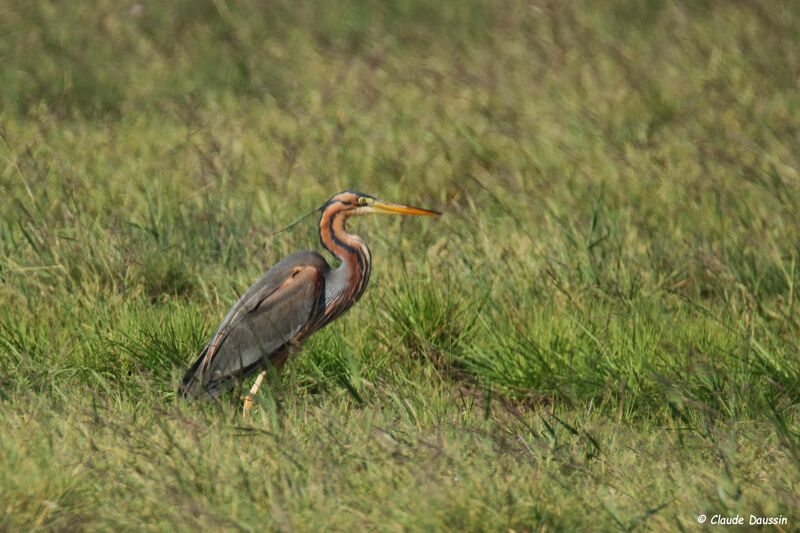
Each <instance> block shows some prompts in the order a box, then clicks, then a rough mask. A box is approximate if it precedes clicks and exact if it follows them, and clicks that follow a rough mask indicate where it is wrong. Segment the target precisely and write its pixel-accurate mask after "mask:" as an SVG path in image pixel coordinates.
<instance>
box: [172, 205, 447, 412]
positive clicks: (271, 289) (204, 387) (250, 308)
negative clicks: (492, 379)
mask: <svg viewBox="0 0 800 533" xmlns="http://www.w3.org/2000/svg"><path fill="white" fill-rule="evenodd" d="M314 212H320V213H321V215H320V219H319V240H320V244H322V247H323V248H325V249H326V250H327V251H328V252H330V253H331V254H332V255H333V256H334V257H335V258H336V259H338V260H339V265H338V266H337V267H336V268H332V267H331V266H330V265H329V264H328V262H327V261H326V260H325V258H324V257H323V256H322V255H321V254H319V253H317V252H313V251H304V252H297V253H294V254H292V255H289V256H288V257H285V258H284V259H282V260H281V261H279V262H278V263H276V264H275V265H274V266H273V267H272V268H270V269H269V270H267V271H266V272H265V273H264V274H263V275H262V276H261V277H260V278H259V279H258V280H257V281H256V282H255V283H253V285H251V286H250V288H249V289H247V291H246V292H245V293H244V294H243V295H242V296H241V298H239V300H238V301H237V302H236V303H235V304H234V305H233V307H232V308H231V309H230V311H229V312H228V314H227V315H226V316H225V318H224V319H223V320H222V323H221V324H220V325H219V327H218V328H217V329H216V331H215V332H214V334H213V335H212V336H211V339H210V340H209V341H208V343H207V344H206V346H205V348H204V349H203V350H202V351H201V352H200V354H199V356H198V357H197V359H196V360H195V361H194V363H193V364H192V365H191V366H190V367H189V369H188V370H187V371H186V374H185V376H184V378H183V381H182V383H181V385H180V393H181V395H182V396H183V397H185V398H187V399H190V400H191V399H198V398H216V397H218V396H219V395H220V394H221V393H223V392H225V391H226V390H229V389H230V388H231V387H233V385H235V384H236V383H241V382H242V381H243V380H245V379H247V378H248V377H250V376H252V375H253V374H256V373H258V375H257V377H256V379H255V382H254V383H253V386H252V388H251V389H250V392H249V393H248V394H247V395H246V396H245V397H244V404H243V407H242V410H243V415H244V416H247V413H248V411H249V410H250V409H251V407H252V406H253V403H254V397H255V395H256V393H257V392H258V389H259V388H260V386H261V383H262V382H263V380H264V377H265V376H266V374H267V371H268V370H269V368H270V366H272V367H274V368H275V369H276V370H280V369H281V368H282V366H283V364H284V363H285V362H286V359H287V358H288V356H289V354H290V352H291V351H292V350H293V349H294V348H298V347H300V346H301V345H302V343H303V341H305V340H306V339H307V338H308V337H309V336H310V335H312V334H313V333H315V332H316V331H319V330H320V329H322V328H323V327H325V326H326V325H328V324H330V323H331V322H332V321H334V320H335V319H336V318H338V317H340V316H341V315H342V314H343V313H345V312H346V311H347V310H348V309H350V308H351V307H352V306H353V304H355V303H356V302H357V301H358V300H359V299H360V298H361V295H362V294H363V293H364V290H365V289H366V288H367V284H368V282H369V278H370V273H371V271H372V255H371V254H370V251H369V248H368V247H367V244H366V243H365V242H364V241H363V240H362V239H361V238H360V237H358V236H357V235H354V234H352V233H348V231H347V229H346V225H345V224H346V222H347V220H348V219H349V218H350V217H353V216H359V215H367V214H372V213H386V214H398V215H415V216H428V217H439V216H441V214H442V213H440V212H439V211H433V210H431V209H423V208H421V207H412V206H408V205H403V204H395V203H391V202H384V201H381V200H379V199H378V198H376V197H374V196H370V195H368V194H364V193H361V192H357V191H351V190H346V191H343V192H340V193H338V194H336V195H334V196H332V197H331V198H330V199H329V200H328V201H327V202H325V203H324V204H323V205H322V206H321V207H319V208H318V209H316V210H315V211H312V213H310V214H313V213H314ZM301 220H302V219H301Z"/></svg>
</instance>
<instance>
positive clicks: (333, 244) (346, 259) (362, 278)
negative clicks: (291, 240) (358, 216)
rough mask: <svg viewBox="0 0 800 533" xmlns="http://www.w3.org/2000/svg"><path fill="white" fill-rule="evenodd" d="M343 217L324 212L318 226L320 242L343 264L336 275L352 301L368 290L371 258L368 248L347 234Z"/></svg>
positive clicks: (344, 217) (338, 214) (334, 213)
mask: <svg viewBox="0 0 800 533" xmlns="http://www.w3.org/2000/svg"><path fill="white" fill-rule="evenodd" d="M345 219H346V215H344V214H342V213H340V212H336V211H334V212H324V213H323V214H322V218H321V219H320V223H319V240H320V242H321V243H322V246H324V247H325V249H326V250H328V251H329V252H330V253H332V254H333V255H334V256H335V257H336V258H337V259H339V260H340V261H341V262H342V264H341V265H339V268H337V269H336V270H337V274H338V275H339V276H342V278H344V281H345V282H346V284H347V285H348V287H347V292H348V293H349V296H351V298H353V299H354V300H355V299H358V297H359V296H361V293H362V292H363V291H364V289H365V288H366V287H367V282H368V281H369V275H370V270H371V259H372V258H371V255H370V252H369V248H368V247H367V244H366V243H365V242H364V241H362V240H361V239H360V238H359V237H358V236H357V235H353V234H350V233H348V232H347V229H346V228H345Z"/></svg>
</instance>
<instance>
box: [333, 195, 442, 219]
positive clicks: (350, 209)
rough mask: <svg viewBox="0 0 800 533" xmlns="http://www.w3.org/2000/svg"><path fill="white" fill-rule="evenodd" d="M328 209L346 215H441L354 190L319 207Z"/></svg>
mask: <svg viewBox="0 0 800 533" xmlns="http://www.w3.org/2000/svg"><path fill="white" fill-rule="evenodd" d="M328 209H335V210H336V211H337V212H338V213H341V214H343V215H347V216H354V215H367V214H370V213H385V214H389V215H416V216H426V217H438V216H440V215H441V213H440V212H438V211H433V210H431V209H423V208H421V207H412V206H410V205H403V204H394V203H391V202H384V201H382V200H379V199H377V198H375V197H374V196H370V195H369V194H364V193H361V192H356V191H343V192H340V193H339V194H336V195H334V196H333V197H331V199H330V200H328V201H327V202H325V204H324V205H323V206H322V207H321V208H320V210H321V211H323V212H325V211H327V210H328Z"/></svg>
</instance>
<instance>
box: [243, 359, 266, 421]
mask: <svg viewBox="0 0 800 533" xmlns="http://www.w3.org/2000/svg"><path fill="white" fill-rule="evenodd" d="M266 375H267V371H266V370H264V371H262V372H261V373H260V374H259V375H258V377H256V381H255V383H253V386H252V387H251V388H250V392H248V393H247V395H246V396H245V397H244V404H243V405H242V417H243V418H247V414H248V413H249V412H250V409H251V408H252V407H253V403H254V402H253V397H255V395H256V393H257V392H258V389H259V388H260V387H261V382H263V381H264V376H266Z"/></svg>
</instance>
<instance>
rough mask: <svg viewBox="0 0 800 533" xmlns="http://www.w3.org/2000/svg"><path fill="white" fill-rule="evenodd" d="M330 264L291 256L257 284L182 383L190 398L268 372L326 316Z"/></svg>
mask: <svg viewBox="0 0 800 533" xmlns="http://www.w3.org/2000/svg"><path fill="white" fill-rule="evenodd" d="M328 270H330V267H329V266H328V263H327V262H326V261H325V259H324V258H323V257H322V256H321V255H319V254H317V253H314V252H300V253H296V254H293V255H290V256H289V257H286V258H285V259H283V260H282V261H280V262H279V263H277V264H276V265H275V266H274V267H272V268H271V269H269V271H267V272H266V273H265V274H264V275H263V276H261V278H260V279H259V280H258V281H256V282H255V283H254V284H253V285H252V286H251V287H250V288H249V289H248V290H247V292H245V294H244V295H243V296H242V297H241V298H240V299H239V301H238V302H236V304H235V305H234V306H233V308H232V309H231V310H230V311H229V312H228V314H227V316H226V317H225V319H224V320H223V321H222V324H220V326H219V328H217V331H216V332H215V333H214V335H212V336H211V340H210V341H209V343H208V345H207V346H206V348H205V349H204V350H203V351H202V352H201V353H200V356H199V357H198V358H197V360H196V361H195V363H194V364H193V365H192V367H191V368H190V369H189V371H188V372H187V373H186V376H185V377H184V379H183V384H182V391H183V393H184V394H185V395H187V396H192V397H194V396H200V395H203V394H205V395H210V396H216V395H218V394H219V393H220V392H222V390H224V389H225V388H227V386H229V385H231V384H232V383H233V378H244V377H246V376H247V375H249V374H251V373H253V372H254V371H256V370H259V369H261V368H263V367H264V366H265V365H266V364H267V362H268V361H269V360H270V358H271V357H272V356H273V355H275V354H277V353H278V352H280V351H281V350H284V349H285V348H286V345H287V344H288V343H290V342H291V341H292V340H293V339H294V337H295V336H296V335H297V334H298V333H299V332H300V330H302V328H303V327H304V326H305V325H306V324H308V323H309V321H311V320H312V319H313V317H314V316H316V313H318V312H321V306H323V305H324V294H325V286H324V283H325V274H326V273H327V271H328Z"/></svg>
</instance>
